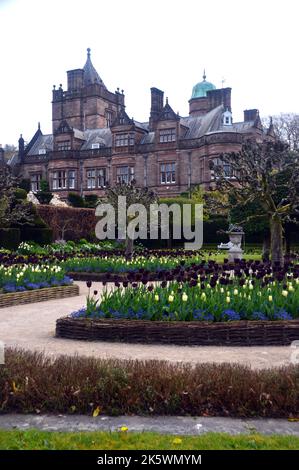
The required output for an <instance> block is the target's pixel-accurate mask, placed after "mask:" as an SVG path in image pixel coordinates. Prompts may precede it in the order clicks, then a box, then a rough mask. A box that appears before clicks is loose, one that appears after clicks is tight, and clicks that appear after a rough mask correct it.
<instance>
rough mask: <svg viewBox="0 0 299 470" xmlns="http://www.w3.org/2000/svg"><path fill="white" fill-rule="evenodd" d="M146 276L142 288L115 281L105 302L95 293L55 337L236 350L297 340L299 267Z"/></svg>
mask: <svg viewBox="0 0 299 470" xmlns="http://www.w3.org/2000/svg"><path fill="white" fill-rule="evenodd" d="M139 274H140V273H139ZM131 276H133V277H134V276H135V275H133V274H132V275H131ZM141 276H143V277H142V278H141V281H142V282H141V283H137V282H132V281H123V282H122V283H121V282H119V281H116V282H115V288H114V289H112V290H111V289H106V290H105V291H104V293H103V294H102V296H101V298H99V297H98V292H97V291H94V292H93V295H91V293H90V294H89V296H88V298H87V305H86V307H85V308H82V309H80V310H79V311H76V312H73V313H72V314H71V316H70V317H68V318H66V319H61V320H59V321H58V322H57V335H59V336H60V335H62V336H65V337H78V338H79V339H107V340H119V341H135V342H151V341H152V342H162V343H163V342H166V343H169V342H170V343H171V342H173V343H175V344H232V345H234V344H238V345H240V344H289V343H290V342H291V341H293V340H295V339H299V267H298V266H297V265H289V266H285V268H284V269H283V270H276V269H274V270H272V268H271V267H270V266H269V265H263V264H261V263H257V262H252V263H250V265H248V263H245V262H240V263H238V264H237V265H235V266H234V267H233V266H230V265H223V266H219V265H217V264H216V263H212V262H210V263H209V264H208V265H204V264H200V265H199V266H197V265H192V266H190V267H188V266H187V267H181V268H180V267H178V268H177V269H176V270H175V271H173V272H172V273H171V275H167V274H165V273H164V274H163V276H164V277H165V279H163V280H162V281H161V282H159V283H155V284H153V283H151V282H148V278H146V277H145V273H143V274H142V273H141ZM174 277H175V278H176V280H175V281H174V280H173V279H174ZM88 287H90V288H91V287H92V283H91V282H88ZM267 325H268V326H267ZM106 330H107V331H106ZM105 331H106V332H105ZM72 335H74V336H72ZM105 335H106V336H105ZM138 335H139V337H138ZM192 338H194V343H193V339H192Z"/></svg>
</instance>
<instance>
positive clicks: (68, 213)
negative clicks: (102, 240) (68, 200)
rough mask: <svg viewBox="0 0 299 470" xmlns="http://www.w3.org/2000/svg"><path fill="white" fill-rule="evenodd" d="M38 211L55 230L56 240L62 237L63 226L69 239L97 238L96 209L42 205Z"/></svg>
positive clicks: (54, 236) (54, 237)
mask: <svg viewBox="0 0 299 470" xmlns="http://www.w3.org/2000/svg"><path fill="white" fill-rule="evenodd" d="M37 212H38V214H39V215H40V217H41V218H42V219H43V220H44V221H45V222H46V224H47V225H48V226H49V228H50V229H51V230H52V231H53V239H54V240H57V239H59V238H61V234H62V229H63V228H65V238H66V239H67V240H80V239H81V238H86V239H87V240H94V239H95V227H96V223H97V219H96V216H95V211H94V209H86V208H75V207H60V206H51V205H40V206H37Z"/></svg>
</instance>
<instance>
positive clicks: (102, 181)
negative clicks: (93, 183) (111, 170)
mask: <svg viewBox="0 0 299 470" xmlns="http://www.w3.org/2000/svg"><path fill="white" fill-rule="evenodd" d="M106 184H107V179H106V168H99V169H98V187H99V188H104V187H105V186H106Z"/></svg>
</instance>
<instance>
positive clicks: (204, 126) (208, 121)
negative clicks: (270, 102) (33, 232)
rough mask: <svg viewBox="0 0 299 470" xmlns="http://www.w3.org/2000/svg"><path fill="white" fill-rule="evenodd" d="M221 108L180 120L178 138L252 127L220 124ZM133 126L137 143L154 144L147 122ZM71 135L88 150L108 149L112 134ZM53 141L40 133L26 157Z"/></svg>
mask: <svg viewBox="0 0 299 470" xmlns="http://www.w3.org/2000/svg"><path fill="white" fill-rule="evenodd" d="M223 112H224V106H223V105H220V106H218V107H216V108H214V109H212V110H211V111H210V112H208V113H207V114H205V115H203V116H188V117H180V118H179V120H180V124H181V125H182V126H183V128H185V129H186V131H185V134H183V135H182V137H181V139H183V140H188V139H199V138H201V137H203V136H205V135H209V134H211V133H221V132H225V133H228V132H232V133H246V132H249V131H251V130H252V128H253V127H255V126H256V122H255V121H246V122H237V123H232V124H231V125H229V126H228V125H224V124H223ZM133 123H134V125H135V126H136V127H138V128H139V129H142V130H143V131H144V136H143V137H142V139H141V141H140V144H141V145H143V144H151V143H154V141H155V131H151V132H150V131H149V123H140V122H138V121H133ZM72 130H73V131H74V136H75V137H76V136H77V137H78V138H79V139H80V140H82V146H81V150H91V149H92V148H93V144H100V146H101V147H112V132H111V129H110V128H109V127H107V128H101V129H86V130H85V131H84V132H83V131H80V130H78V129H72ZM53 143H54V138H53V135H52V134H48V135H43V134H42V133H41V132H40V133H39V135H37V138H36V140H35V142H34V143H33V145H30V146H29V148H28V149H27V152H26V154H27V155H28V156H33V155H38V154H39V153H40V151H42V150H45V151H46V152H48V151H52V150H53Z"/></svg>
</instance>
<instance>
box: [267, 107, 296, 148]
mask: <svg viewBox="0 0 299 470" xmlns="http://www.w3.org/2000/svg"><path fill="white" fill-rule="evenodd" d="M262 121H263V123H264V125H265V127H269V124H270V122H272V124H273V130H274V132H275V135H276V136H277V138H278V139H280V140H281V141H283V142H286V143H287V144H288V145H289V147H290V149H291V150H299V114H296V113H280V114H279V115H277V116H273V117H272V118H264V119H263V120H262Z"/></svg>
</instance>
